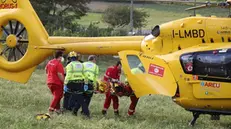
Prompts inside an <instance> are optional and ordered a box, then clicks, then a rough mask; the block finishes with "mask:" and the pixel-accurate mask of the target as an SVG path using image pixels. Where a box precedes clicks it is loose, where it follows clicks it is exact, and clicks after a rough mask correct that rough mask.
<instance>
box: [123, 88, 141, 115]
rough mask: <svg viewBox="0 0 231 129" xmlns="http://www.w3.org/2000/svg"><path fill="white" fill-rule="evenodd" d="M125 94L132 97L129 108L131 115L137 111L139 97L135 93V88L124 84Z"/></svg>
mask: <svg viewBox="0 0 231 129" xmlns="http://www.w3.org/2000/svg"><path fill="white" fill-rule="evenodd" d="M124 90H125V91H124V92H125V95H127V96H129V97H130V100H131V104H130V106H129V109H128V115H129V116H131V115H133V114H134V113H135V109H136V105H137V103H138V100H139V98H137V97H136V95H135V94H134V93H133V90H132V88H131V87H130V86H124Z"/></svg>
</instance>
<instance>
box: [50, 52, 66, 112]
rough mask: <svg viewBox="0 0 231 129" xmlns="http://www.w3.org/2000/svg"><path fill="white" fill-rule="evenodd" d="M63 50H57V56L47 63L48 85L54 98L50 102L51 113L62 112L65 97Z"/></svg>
mask: <svg viewBox="0 0 231 129" xmlns="http://www.w3.org/2000/svg"><path fill="white" fill-rule="evenodd" d="M62 56H63V51H56V53H55V58H54V59H52V60H50V61H49V62H48V63H47V65H46V74H47V85H48V88H49V89H50V91H51V93H52V95H53V99H52V101H51V103H50V107H49V113H53V112H56V113H61V111H60V101H61V99H62V97H63V83H64V68H63V65H62V63H61V60H62V58H63V57H62Z"/></svg>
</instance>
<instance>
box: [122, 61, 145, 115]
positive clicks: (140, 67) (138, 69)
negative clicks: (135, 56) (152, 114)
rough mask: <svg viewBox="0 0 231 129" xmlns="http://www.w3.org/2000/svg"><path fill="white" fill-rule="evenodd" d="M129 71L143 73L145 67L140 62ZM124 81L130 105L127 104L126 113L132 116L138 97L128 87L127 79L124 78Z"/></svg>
mask: <svg viewBox="0 0 231 129" xmlns="http://www.w3.org/2000/svg"><path fill="white" fill-rule="evenodd" d="M131 72H132V73H133V74H138V73H144V72H145V69H144V67H143V65H142V63H140V64H139V65H138V67H136V68H133V69H132V70H131ZM125 83H126V87H125V90H126V92H128V93H129V95H128V96H129V97H130V100H131V103H130V106H129V108H128V113H127V114H128V116H132V115H134V113H135V109H136V105H137V103H138V101H139V98H137V97H136V95H135V94H134V93H133V90H132V88H131V87H130V85H129V83H128V81H127V78H126V79H125Z"/></svg>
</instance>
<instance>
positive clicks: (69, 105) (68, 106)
mask: <svg viewBox="0 0 231 129" xmlns="http://www.w3.org/2000/svg"><path fill="white" fill-rule="evenodd" d="M70 53H71V52H70ZM70 53H69V54H68V56H67V64H66V65H68V64H69V63H70V62H71V58H70ZM77 58H78V61H79V62H81V63H83V61H81V54H80V53H77ZM70 96H71V93H70V92H69V89H68V88H67V86H66V85H64V99H63V108H64V110H70V111H71V110H72V108H73V105H74V103H73V102H71V100H70Z"/></svg>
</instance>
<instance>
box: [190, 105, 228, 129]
mask: <svg viewBox="0 0 231 129" xmlns="http://www.w3.org/2000/svg"><path fill="white" fill-rule="evenodd" d="M186 110H187V111H190V112H192V114H193V119H192V120H191V121H190V122H189V126H194V125H195V123H196V121H197V119H198V118H199V116H200V115H201V114H209V115H211V118H210V119H211V120H220V115H231V111H221V110H206V109H186Z"/></svg>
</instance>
